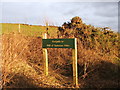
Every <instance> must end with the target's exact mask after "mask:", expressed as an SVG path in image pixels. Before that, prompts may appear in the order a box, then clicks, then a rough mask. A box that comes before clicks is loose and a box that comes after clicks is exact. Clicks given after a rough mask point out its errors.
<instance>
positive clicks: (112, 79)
mask: <svg viewBox="0 0 120 90" xmlns="http://www.w3.org/2000/svg"><path fill="white" fill-rule="evenodd" d="M41 40H42V38H40V37H28V36H24V35H22V34H20V33H10V34H3V35H2V62H1V63H2V64H1V65H2V86H3V88H74V87H73V85H72V60H71V58H72V52H71V49H48V55H49V75H48V76H45V75H44V74H43V53H42V43H41ZM114 58H115V56H108V55H103V54H102V53H100V52H98V51H96V50H90V49H85V48H84V46H83V45H82V42H81V41H80V40H78V73H79V86H80V88H105V87H106V88H116V87H117V86H118V79H119V78H118V76H117V74H118V70H119V68H117V66H116V64H115V63H114V62H113V59H114ZM96 82H97V83H96Z"/></svg>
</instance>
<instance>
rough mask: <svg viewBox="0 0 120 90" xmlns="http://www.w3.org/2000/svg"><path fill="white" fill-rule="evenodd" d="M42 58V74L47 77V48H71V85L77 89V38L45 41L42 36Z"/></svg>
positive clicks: (44, 37)
mask: <svg viewBox="0 0 120 90" xmlns="http://www.w3.org/2000/svg"><path fill="white" fill-rule="evenodd" d="M42 48H43V55H44V56H43V57H44V61H45V63H44V72H45V75H46V76H47V75H48V55H47V48H72V59H73V84H74V85H75V86H76V87H78V69H77V38H74V39H47V34H46V33H45V34H44V35H43V39H42Z"/></svg>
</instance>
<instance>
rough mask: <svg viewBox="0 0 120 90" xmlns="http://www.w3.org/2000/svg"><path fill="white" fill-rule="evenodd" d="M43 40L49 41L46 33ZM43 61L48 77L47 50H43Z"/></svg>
mask: <svg viewBox="0 0 120 90" xmlns="http://www.w3.org/2000/svg"><path fill="white" fill-rule="evenodd" d="M43 39H47V34H46V33H45V34H44V35H43ZM43 59H44V73H45V75H46V76H47V75H48V54H47V49H46V48H43Z"/></svg>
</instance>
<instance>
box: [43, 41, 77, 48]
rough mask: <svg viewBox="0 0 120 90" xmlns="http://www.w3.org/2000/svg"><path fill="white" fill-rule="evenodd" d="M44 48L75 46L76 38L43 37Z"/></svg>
mask: <svg viewBox="0 0 120 90" xmlns="http://www.w3.org/2000/svg"><path fill="white" fill-rule="evenodd" d="M42 48H73V49H74V48H75V39H42Z"/></svg>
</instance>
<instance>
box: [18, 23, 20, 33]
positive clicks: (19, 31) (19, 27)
mask: <svg viewBox="0 0 120 90" xmlns="http://www.w3.org/2000/svg"><path fill="white" fill-rule="evenodd" d="M18 28H19V29H18V31H19V33H20V24H19V27H18Z"/></svg>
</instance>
